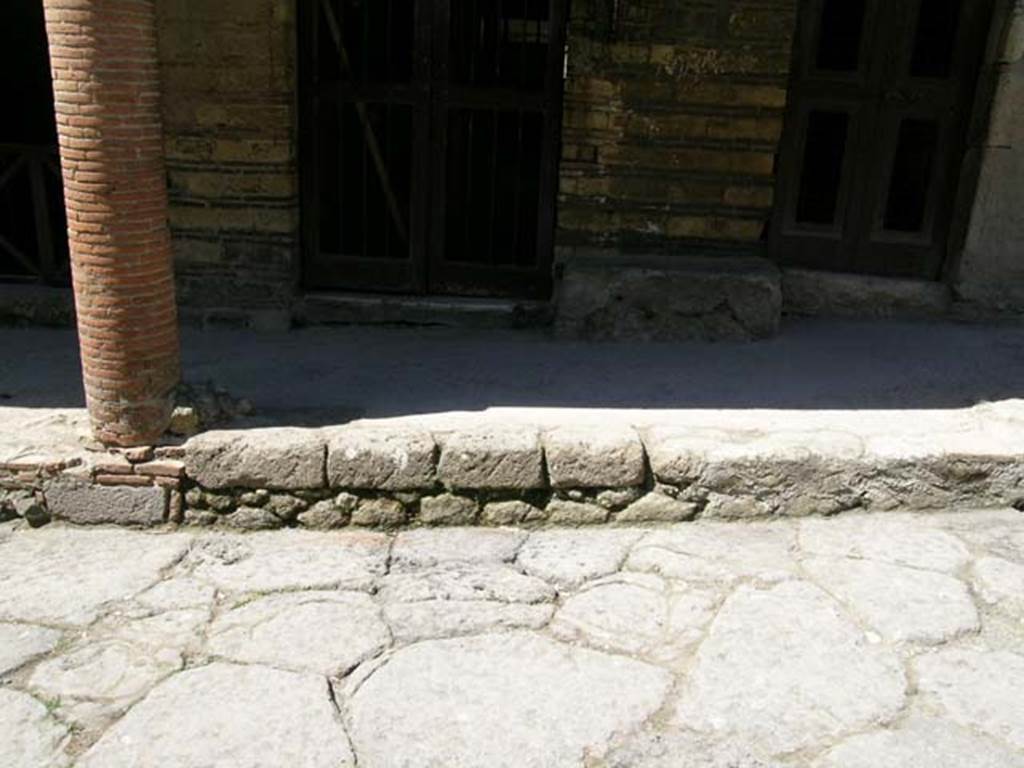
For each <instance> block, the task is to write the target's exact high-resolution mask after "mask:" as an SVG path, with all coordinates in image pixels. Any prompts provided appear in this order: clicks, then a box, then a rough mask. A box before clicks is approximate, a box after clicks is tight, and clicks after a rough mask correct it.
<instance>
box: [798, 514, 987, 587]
mask: <svg viewBox="0 0 1024 768" xmlns="http://www.w3.org/2000/svg"><path fill="white" fill-rule="evenodd" d="M800 547H801V549H802V550H803V551H804V552H806V553H808V554H813V555H826V556H830V557H850V558H860V559H864V560H876V561H879V562H883V563H891V564H893V565H906V566H911V567H913V568H925V569H928V570H934V571H944V572H947V573H953V572H954V571H956V570H958V569H959V568H961V567H963V566H964V565H966V564H967V561H968V560H969V559H970V553H969V552H968V551H967V547H965V546H964V543H963V542H962V541H960V540H959V539H958V538H956V537H955V536H953V535H952V534H949V533H947V532H946V531H943V530H940V529H939V528H937V527H932V526H930V525H924V524H922V522H921V521H918V520H915V519H914V518H911V517H906V516H898V517H896V516H893V517H887V516H884V515H845V516H842V517H837V518H834V519H830V520H805V521H803V522H802V523H801V524H800Z"/></svg>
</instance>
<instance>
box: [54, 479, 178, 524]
mask: <svg viewBox="0 0 1024 768" xmlns="http://www.w3.org/2000/svg"><path fill="white" fill-rule="evenodd" d="M44 493H45V495H46V504H47V506H48V507H49V510H50V514H51V515H53V516H54V517H56V518H58V519H60V520H67V521H69V522H72V523H78V524H80V525H98V524H102V523H116V524H118V525H160V524H161V523H162V522H164V519H165V517H166V515H167V491H166V489H164V488H160V487H157V486H144V487H129V486H108V485H93V484H92V483H88V482H84V481H81V480H76V479H72V478H66V477H64V478H61V479H59V480H54V481H52V482H50V483H47V485H46V489H45V491H44Z"/></svg>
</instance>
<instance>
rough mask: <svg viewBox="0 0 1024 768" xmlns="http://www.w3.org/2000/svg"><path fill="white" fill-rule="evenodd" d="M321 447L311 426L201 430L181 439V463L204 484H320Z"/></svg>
mask: <svg viewBox="0 0 1024 768" xmlns="http://www.w3.org/2000/svg"><path fill="white" fill-rule="evenodd" d="M325 453H326V444H325V443H324V439H323V436H322V435H321V434H320V433H319V432H318V431H317V430H312V429H298V428H295V427H272V428H266V429H247V430H244V431H227V430H225V431H215V432H204V433H203V434H201V435H197V436H195V437H193V438H192V439H191V440H189V441H188V442H187V443H185V468H186V471H187V473H188V476H189V477H191V478H192V479H193V480H195V481H196V482H198V483H199V484H200V485H202V486H204V487H206V488H275V489H280V490H289V489H301V488H321V487H323V485H324V464H325Z"/></svg>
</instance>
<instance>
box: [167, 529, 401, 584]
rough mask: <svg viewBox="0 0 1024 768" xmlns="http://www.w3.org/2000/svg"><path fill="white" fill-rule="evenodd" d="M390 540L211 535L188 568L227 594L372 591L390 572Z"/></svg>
mask: <svg viewBox="0 0 1024 768" xmlns="http://www.w3.org/2000/svg"><path fill="white" fill-rule="evenodd" d="M388 546H389V540H388V538H387V537H386V536H384V535H383V534H378V533H370V532H366V531H351V532H349V531H346V532H344V533H320V532H316V533H314V532H308V531H293V530H288V531H275V532H268V533H253V534H249V535H245V536H237V535H236V536H207V537H204V538H202V539H200V540H199V541H197V542H196V545H195V546H194V547H193V548H192V550H191V551H190V552H189V555H188V557H187V558H186V560H185V563H184V564H185V565H186V567H188V568H191V569H192V573H193V574H194V575H195V576H196V578H198V579H201V580H203V581H205V582H207V583H210V584H213V585H214V586H216V587H217V588H218V589H222V590H225V591H227V592H278V591H282V590H288V589H357V590H361V591H366V590H369V589H371V588H372V587H373V585H374V584H375V583H376V580H377V578H378V577H379V576H381V575H382V574H383V573H384V571H385V570H386V567H387V556H388Z"/></svg>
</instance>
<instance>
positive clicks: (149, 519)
mask: <svg viewBox="0 0 1024 768" xmlns="http://www.w3.org/2000/svg"><path fill="white" fill-rule="evenodd" d="M0 459H3V460H2V461H0V519H3V518H4V517H7V518H10V517H14V516H19V517H24V518H26V519H27V520H28V521H29V522H30V523H32V524H42V523H45V522H47V521H49V520H50V519H58V520H63V521H67V522H70V523H79V524H100V523H113V524H123V525H135V526H153V525H164V524H172V525H197V526H217V527H228V528H237V529H269V528H281V527H305V528H317V529H330V528H341V527H346V526H359V527H372V528H399V527H404V526H418V525H426V526H435V525H459V526H463V525H474V524H479V525H522V526H544V525H569V526H579V525H598V524H629V525H635V524H638V523H665V522H681V521H687V520H693V519H697V518H704V519H725V520H753V519H765V518H773V517H804V516H810V515H833V514H837V513H841V512H847V511H867V512H875V511H878V512H884V511H888V510H894V509H900V510H904V511H928V510H940V509H949V508H951V507H954V506H959V507H970V508H986V507H992V508H998V507H1007V506H1016V507H1018V508H1022V509H1024V401H1022V400H1013V401H1002V402H999V403H992V404H983V405H979V406H975V407H973V408H968V409H962V410H936V411H756V410H751V411H742V410H731V411H710V410H709V411H697V410H690V411H614V410H608V411H601V410H588V411H578V410H558V409H552V410H545V409H490V410H488V411H485V412H482V413H472V414H470V413H466V414H444V415H433V416H422V417H404V418H400V419H390V420H381V421H364V422H355V423H353V424H350V425H346V426H335V427H323V428H315V429H306V428H296V427H266V428H253V429H235V430H222V431H211V432H206V433H202V434H200V435H198V436H196V437H193V438H192V439H190V440H188V441H187V442H185V443H184V444H181V445H172V446H158V447H154V448H142V449H132V450H126V451H112V452H94V451H88V450H78V451H76V450H72V449H71V448H67V447H65V449H64V450H62V451H61V450H56V449H53V450H51V453H50V455H49V457H48V454H47V452H46V451H37V452H35V453H29V454H24V455H22V456H21V457H20V458H18V457H13V458H12V457H10V456H7V457H4V456H0Z"/></svg>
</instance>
